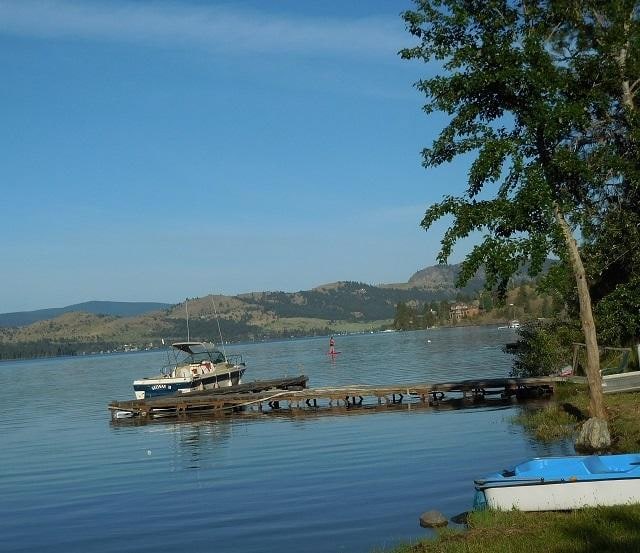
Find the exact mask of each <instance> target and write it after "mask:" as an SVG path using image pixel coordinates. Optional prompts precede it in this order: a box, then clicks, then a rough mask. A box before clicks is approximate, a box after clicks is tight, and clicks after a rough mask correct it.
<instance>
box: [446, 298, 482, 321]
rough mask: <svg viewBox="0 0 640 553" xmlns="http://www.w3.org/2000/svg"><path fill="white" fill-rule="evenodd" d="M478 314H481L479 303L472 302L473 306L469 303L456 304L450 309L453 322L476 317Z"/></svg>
mask: <svg viewBox="0 0 640 553" xmlns="http://www.w3.org/2000/svg"><path fill="white" fill-rule="evenodd" d="M478 313H480V307H479V305H478V303H477V302H472V304H471V305H469V304H467V303H454V304H453V305H452V306H451V307H449V319H451V320H452V321H459V320H460V319H467V318H469V317H475V316H476V315H477V314H478Z"/></svg>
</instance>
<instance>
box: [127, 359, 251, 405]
mask: <svg viewBox="0 0 640 553" xmlns="http://www.w3.org/2000/svg"><path fill="white" fill-rule="evenodd" d="M244 371H245V368H244V367H234V368H233V369H231V370H230V371H228V372H221V373H210V374H207V375H202V376H197V377H194V378H181V377H163V376H159V377H157V378H143V379H140V380H135V381H134V382H133V391H134V394H135V396H136V399H149V398H153V397H162V396H170V395H174V394H185V393H189V392H195V391H199V390H212V389H215V388H224V387H226V386H235V385H237V384H240V383H241V379H242V375H243V374H244Z"/></svg>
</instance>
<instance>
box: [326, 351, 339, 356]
mask: <svg viewBox="0 0 640 553" xmlns="http://www.w3.org/2000/svg"><path fill="white" fill-rule="evenodd" d="M341 353H342V352H341V351H329V352H327V355H340V354H341Z"/></svg>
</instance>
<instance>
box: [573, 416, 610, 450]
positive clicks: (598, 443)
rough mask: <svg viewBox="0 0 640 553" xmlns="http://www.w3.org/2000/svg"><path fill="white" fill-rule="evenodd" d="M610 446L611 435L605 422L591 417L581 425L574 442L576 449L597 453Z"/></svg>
mask: <svg viewBox="0 0 640 553" xmlns="http://www.w3.org/2000/svg"><path fill="white" fill-rule="evenodd" d="M610 445H611V435H610V434H609V427H608V426H607V421H605V420H602V419H597V418H595V417H593V418H590V419H589V420H587V421H586V422H585V423H584V424H583V425H582V428H581V429H580V433H579V434H578V438H577V440H576V447H577V448H580V449H586V450H592V451H598V450H601V449H606V448H607V447H609V446H610Z"/></svg>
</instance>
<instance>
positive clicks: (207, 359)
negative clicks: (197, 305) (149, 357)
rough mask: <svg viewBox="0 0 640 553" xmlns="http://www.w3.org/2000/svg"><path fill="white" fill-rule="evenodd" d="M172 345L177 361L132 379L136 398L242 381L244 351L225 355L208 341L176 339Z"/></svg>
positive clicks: (206, 388)
mask: <svg viewBox="0 0 640 553" xmlns="http://www.w3.org/2000/svg"><path fill="white" fill-rule="evenodd" d="M171 347H172V348H174V349H173V352H174V354H175V357H174V358H175V362H174V363H171V364H169V365H167V366H165V367H164V368H163V369H162V371H161V374H159V375H157V376H151V377H148V378H141V379H139V380H134V381H133V391H134V393H135V396H136V399H145V398H150V397H158V396H166V395H174V394H179V393H188V392H193V391H197V390H208V389H214V388H222V387H225V386H235V385H237V384H241V380H242V376H243V375H244V371H245V370H246V365H245V363H244V361H243V360H242V356H241V355H226V354H225V353H224V352H222V351H220V350H218V349H216V348H215V346H214V345H213V344H211V343H208V342H176V343H174V344H171ZM179 355H182V358H179V357H178V356H179Z"/></svg>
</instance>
